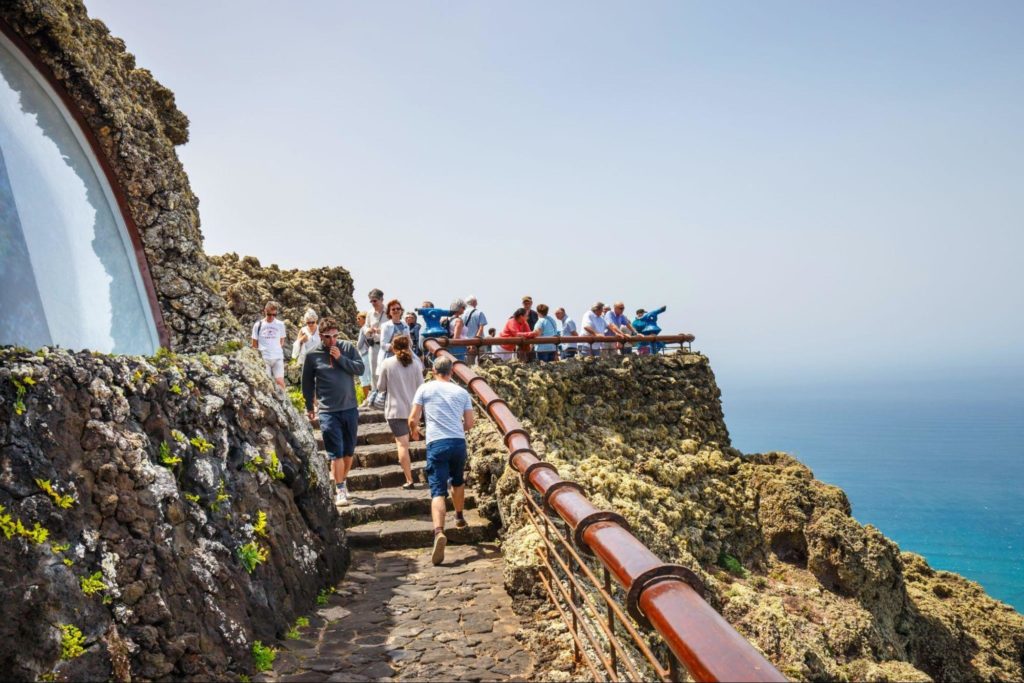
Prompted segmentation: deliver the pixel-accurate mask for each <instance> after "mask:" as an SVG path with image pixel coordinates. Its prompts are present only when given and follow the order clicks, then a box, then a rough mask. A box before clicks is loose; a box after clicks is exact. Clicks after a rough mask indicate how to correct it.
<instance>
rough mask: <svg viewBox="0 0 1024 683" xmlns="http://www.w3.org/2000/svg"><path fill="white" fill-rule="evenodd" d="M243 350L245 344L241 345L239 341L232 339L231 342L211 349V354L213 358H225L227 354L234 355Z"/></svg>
mask: <svg viewBox="0 0 1024 683" xmlns="http://www.w3.org/2000/svg"><path fill="white" fill-rule="evenodd" d="M244 348H245V344H243V343H242V342H240V341H237V340H234V339H232V340H231V341H226V342H224V343H222V344H218V345H217V346H215V347H213V349H212V350H211V352H212V353H213V355H215V356H227V355H228V354H231V353H234V352H235V351H241V350H242V349H244Z"/></svg>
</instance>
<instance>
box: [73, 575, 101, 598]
mask: <svg viewBox="0 0 1024 683" xmlns="http://www.w3.org/2000/svg"><path fill="white" fill-rule="evenodd" d="M78 583H79V584H80V585H81V586H82V592H83V593H85V594H86V595H95V594H96V593H99V592H101V591H105V590H107V584H105V583H103V572H94V573H93V574H91V575H89V576H80V577H78Z"/></svg>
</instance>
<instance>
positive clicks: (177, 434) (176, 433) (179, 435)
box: [171, 429, 188, 443]
mask: <svg viewBox="0 0 1024 683" xmlns="http://www.w3.org/2000/svg"><path fill="white" fill-rule="evenodd" d="M171 438H172V439H174V440H175V441H177V442H178V443H186V442H187V441H188V439H187V438H186V437H185V435H184V434H182V433H181V432H179V431H178V430H177V429H172V430H171Z"/></svg>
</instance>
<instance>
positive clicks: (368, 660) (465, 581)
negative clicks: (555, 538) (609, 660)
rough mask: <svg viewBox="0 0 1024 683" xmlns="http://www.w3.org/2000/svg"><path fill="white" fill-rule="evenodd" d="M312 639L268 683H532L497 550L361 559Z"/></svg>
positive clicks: (285, 656) (282, 658)
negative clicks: (436, 558)
mask: <svg viewBox="0 0 1024 683" xmlns="http://www.w3.org/2000/svg"><path fill="white" fill-rule="evenodd" d="M310 621H311V624H310V627H309V628H306V629H303V634H304V638H303V639H300V640H289V641H286V644H285V645H284V649H283V650H282V652H281V653H280V654H279V655H278V658H277V661H276V663H275V666H274V671H273V672H272V673H270V674H269V675H267V674H265V675H262V676H258V677H256V679H255V680H267V681H282V682H283V681H365V680H429V681H481V680H484V681H504V680H525V679H529V678H530V676H531V674H532V673H533V671H534V657H533V656H532V655H531V654H530V653H529V652H528V651H526V650H525V649H524V648H523V646H522V645H521V644H520V643H519V641H518V640H517V639H516V637H515V634H516V632H517V631H519V629H520V628H521V622H520V618H519V617H518V616H517V615H516V614H515V612H513V611H512V600H511V598H510V597H509V596H508V594H507V593H506V592H505V590H504V588H503V583H502V557H501V551H500V550H499V549H498V548H497V547H496V546H495V545H494V544H491V543H480V544H478V545H461V546H459V545H456V546H450V547H449V548H448V551H447V553H446V556H445V563H444V564H443V565H442V566H439V567H435V566H433V565H431V563H430V550H429V549H428V548H415V549H407V550H387V551H382V552H376V553H374V552H370V551H356V552H355V553H354V554H353V559H352V567H351V569H350V570H349V572H348V574H347V575H346V577H345V579H344V580H343V581H342V582H341V584H339V586H338V590H337V593H335V594H334V595H332V596H331V597H330V598H329V599H328V604H327V606H325V607H323V608H321V609H320V610H319V611H318V612H317V613H316V614H315V616H313V617H311V619H310Z"/></svg>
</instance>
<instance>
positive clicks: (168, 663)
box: [0, 349, 348, 680]
mask: <svg viewBox="0 0 1024 683" xmlns="http://www.w3.org/2000/svg"><path fill="white" fill-rule="evenodd" d="M0 444H2V445H0V506H2V507H3V510H2V511H0V550H2V552H0V643H3V646H2V647H0V669H2V670H3V671H4V672H5V674H6V676H8V677H13V678H16V679H32V678H35V677H38V676H39V675H41V674H46V673H48V672H50V671H55V672H56V673H57V674H58V675H59V676H60V677H61V678H62V679H66V680H81V679H89V680H103V679H107V678H110V677H117V678H123V676H124V674H126V673H130V675H131V676H132V677H135V678H142V679H161V678H175V679H182V678H184V679H190V678H191V679H196V680H199V679H203V680H207V679H210V678H225V677H229V676H232V675H237V674H240V673H249V674H251V673H252V654H251V646H252V642H253V641H254V640H257V639H260V640H263V641H264V642H268V641H270V640H272V639H274V638H275V637H279V636H281V635H282V634H283V633H284V632H285V631H286V630H287V628H288V626H289V625H290V623H292V622H293V621H294V619H295V616H296V615H298V614H301V613H303V612H305V611H307V610H308V609H309V608H310V607H311V606H312V605H313V603H314V601H315V598H316V596H317V593H318V591H319V590H320V589H321V588H323V587H324V586H326V585H329V584H331V583H332V582H334V581H336V580H337V579H338V578H340V576H341V574H342V572H343V571H344V569H345V567H346V566H347V562H348V551H347V547H346V545H345V541H344V535H343V532H342V531H341V530H340V525H339V520H338V516H337V512H336V511H335V509H334V506H333V505H332V504H331V499H330V496H331V491H330V485H329V476H328V472H327V468H326V464H325V462H324V461H323V460H322V459H321V458H320V457H319V456H318V455H317V451H316V444H315V441H314V439H313V434H312V430H311V429H310V427H309V425H308V423H307V422H306V421H305V420H304V419H303V418H302V417H300V416H299V415H298V414H297V413H296V412H295V410H294V408H293V407H292V406H291V405H290V403H289V402H288V401H287V400H285V399H283V398H281V397H279V395H278V394H277V393H276V392H275V389H274V386H273V385H272V383H271V382H270V380H269V379H268V378H267V376H266V372H265V369H264V367H263V364H262V361H261V360H260V359H259V358H258V356H257V355H256V354H255V352H253V351H251V350H248V349H247V350H243V351H240V352H238V353H236V354H234V355H233V356H230V357H225V356H207V355H205V354H200V355H195V356H184V355H178V356H175V355H172V354H166V353H161V354H158V356H157V357H155V358H140V357H128V356H122V357H113V356H105V355H99V354H97V355H92V354H89V353H86V352H83V353H77V354H72V353H69V352H66V351H61V350H58V351H50V350H48V349H42V350H41V351H40V352H38V353H37V354H29V353H28V352H24V351H17V350H12V349H0ZM247 563H248V565H249V566H248V567H247V566H246V564H247ZM248 569H251V572H250V571H248ZM60 625H68V626H73V627H75V628H77V629H79V630H80V631H81V633H82V636H83V638H84V640H83V642H82V647H83V648H84V653H83V654H82V655H81V656H78V657H75V658H72V659H68V660H66V661H62V660H61V659H60V656H61V631H60Z"/></svg>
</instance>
